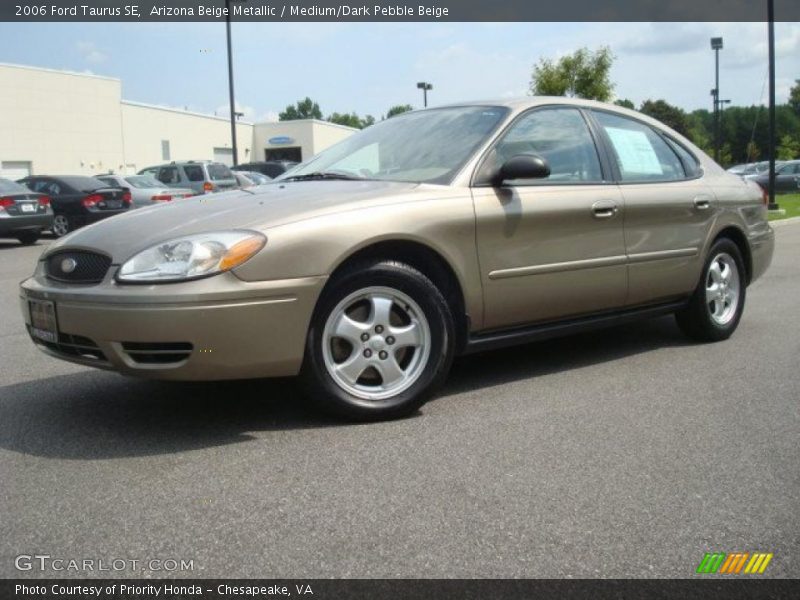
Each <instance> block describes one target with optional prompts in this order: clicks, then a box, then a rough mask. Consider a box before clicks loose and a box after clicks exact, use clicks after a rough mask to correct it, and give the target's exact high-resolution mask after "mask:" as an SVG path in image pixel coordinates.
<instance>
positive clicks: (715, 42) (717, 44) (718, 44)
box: [711, 37, 722, 162]
mask: <svg viewBox="0 0 800 600" xmlns="http://www.w3.org/2000/svg"><path fill="white" fill-rule="evenodd" d="M711 49H712V50H713V51H714V89H713V90H711V95H712V96H713V97H714V160H715V161H717V162H719V138H720V131H719V129H720V128H719V112H720V111H719V108H720V106H719V51H720V50H722V38H721V37H713V38H711Z"/></svg>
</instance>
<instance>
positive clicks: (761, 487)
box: [0, 223, 800, 578]
mask: <svg viewBox="0 0 800 600" xmlns="http://www.w3.org/2000/svg"><path fill="white" fill-rule="evenodd" d="M777 234H778V245H777V253H776V256H775V260H774V262H773V265H772V267H771V269H770V271H769V272H768V273H767V275H766V276H765V277H764V278H763V279H761V280H759V281H758V282H756V283H755V284H754V285H753V286H752V287H751V288H750V289H749V290H748V297H747V307H746V310H745V314H744V318H743V320H742V323H741V326H740V328H739V330H738V332H737V333H736V334H735V335H734V337H733V338H732V339H731V340H729V341H727V342H723V343H719V344H714V345H695V344H691V343H688V342H687V341H686V340H685V339H684V338H683V337H682V336H681V334H680V332H679V331H678V329H677V327H676V326H675V325H674V323H673V320H672V319H671V318H662V319H657V320H653V321H649V322H645V323H641V324H636V325H630V326H624V327H619V328H616V329H611V330H607V331H604V332H600V333H593V334H586V335H580V336H575V337H571V338H566V339H562V340H557V341H550V342H543V343H538V344H533V345H528V346H523V347H520V348H515V349H510V350H504V351H499V352H494V353H491V354H484V355H478V356H471V357H469V358H464V359H460V360H459V361H457V363H456V365H455V367H454V370H453V373H452V375H451V377H450V380H449V383H448V384H447V386H446V387H445V389H444V390H443V391H442V393H441V394H440V396H439V397H438V398H437V399H436V400H435V401H433V402H431V403H429V404H428V405H427V406H425V407H424V408H423V410H422V412H421V413H420V414H419V415H417V416H415V417H413V418H410V419H407V420H403V421H399V422H392V423H381V424H371V425H344V424H341V423H336V422H333V421H329V420H327V419H324V418H321V417H319V416H317V415H316V414H314V413H313V412H310V411H309V410H307V409H306V408H304V406H303V405H302V404H301V403H299V402H298V401H297V398H298V395H299V393H298V391H297V389H296V387H295V386H294V384H293V382H292V381H291V380H276V381H264V382H259V381H247V382H237V383H224V384H222V383H220V384H176V383H158V382H147V381H139V380H134V379H128V378H124V377H121V376H119V375H116V374H113V373H105V372H101V371H95V370H91V369H88V368H83V367H77V366H72V365H69V364H67V363H63V362H60V361H57V360H55V359H52V358H49V357H46V356H45V355H43V354H41V353H40V352H38V351H37V350H36V349H35V348H34V346H33V344H32V343H31V342H30V341H29V340H28V338H27V335H26V334H24V332H23V329H22V321H21V317H20V315H19V314H18V312H19V309H18V300H17V283H18V282H19V281H20V280H21V279H23V278H24V277H25V276H27V275H28V274H29V273H30V272H31V271H32V270H33V265H34V263H35V261H36V258H37V256H38V255H39V254H40V253H41V251H42V250H43V249H44V247H45V246H44V244H46V243H47V242H46V241H45V242H40V243H39V244H38V245H37V246H35V247H29V248H22V247H19V246H18V245H17V244H16V242H2V241H0V339H2V344H1V345H0V482H2V484H0V577H15V576H19V575H20V574H21V573H20V572H19V571H17V570H16V569H15V567H14V558H15V557H16V556H17V555H20V554H34V553H39V554H48V555H51V556H52V557H60V558H65V559H84V558H88V559H92V558H93V559H107V560H111V559H115V558H122V559H126V560H132V559H134V560H140V561H145V560H149V559H189V560H193V561H194V570H193V571H191V572H180V573H163V572H152V571H147V572H144V573H140V572H135V571H133V572H132V571H123V572H121V573H119V574H120V575H124V576H141V575H145V576H162V575H165V574H168V575H173V576H174V575H179V576H195V577H284V578H285V577H659V576H662V577H692V576H694V571H695V569H696V567H697V565H698V564H699V562H700V560H701V559H702V558H703V554H704V553H705V552H707V551H722V552H734V551H749V552H753V551H762V552H772V553H774V558H773V560H772V563H771V564H770V565H769V568H768V569H767V571H766V573H765V575H764V576H773V577H798V576H800V500H798V499H799V498H800V469H798V464H800V410H799V403H800V316H799V314H798V299H800V223H792V224H784V225H782V226H781V227H779V228H777ZM85 574H86V575H91V574H92V573H85ZM96 574H98V575H103V576H108V575H113V573H96ZM25 575H26V576H48V577H52V576H76V575H79V574H78V573H74V572H72V573H68V572H52V571H46V572H44V573H40V572H37V571H31V572H28V573H26V574H25Z"/></svg>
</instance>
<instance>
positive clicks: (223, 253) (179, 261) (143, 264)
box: [117, 231, 267, 282]
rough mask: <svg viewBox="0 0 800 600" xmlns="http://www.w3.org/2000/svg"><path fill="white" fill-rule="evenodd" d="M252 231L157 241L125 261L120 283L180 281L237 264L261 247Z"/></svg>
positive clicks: (260, 237) (261, 238) (263, 241)
mask: <svg viewBox="0 0 800 600" xmlns="http://www.w3.org/2000/svg"><path fill="white" fill-rule="evenodd" d="M266 243H267V238H265V237H264V236H263V235H262V234H260V233H256V232H255V231H217V232H212V233H200V234H196V235H189V236H186V237H182V238H177V239H174V240H170V241H168V242H161V243H160V244H156V245H155V246H151V247H150V248H148V249H147V250H143V251H142V252H139V254H137V255H135V256H134V257H133V258H130V259H129V260H128V261H126V262H125V264H124V265H122V267H121V268H120V270H119V273H118V274H117V280H119V281H124V282H159V281H183V280H186V279H197V278H198V277H206V276H208V275H216V274H217V273H222V272H224V271H229V270H231V269H233V268H234V267H237V266H239V265H240V264H242V263H243V262H245V261H246V260H247V259H249V258H250V257H252V256H253V255H254V254H255V253H256V252H258V251H259V250H261V249H262V248H263V247H264V244H266Z"/></svg>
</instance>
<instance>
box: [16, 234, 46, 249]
mask: <svg viewBox="0 0 800 600" xmlns="http://www.w3.org/2000/svg"><path fill="white" fill-rule="evenodd" d="M40 235H41V232H40V231H23V232H22V233H20V234H19V235H17V239H18V240H19V243H20V244H22V245H23V246H30V245H31V244H35V243H36V240H38V239H39V236H40Z"/></svg>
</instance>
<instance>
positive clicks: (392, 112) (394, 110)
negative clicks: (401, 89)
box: [386, 104, 414, 119]
mask: <svg viewBox="0 0 800 600" xmlns="http://www.w3.org/2000/svg"><path fill="white" fill-rule="evenodd" d="M410 110H414V107H413V106H411V105H410V104H396V105H395V106H393V107H391V108H390V109H389V110H387V111H386V118H387V119H390V118H392V117H394V116H396V115H401V114H403V113H404V112H408V111H410Z"/></svg>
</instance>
